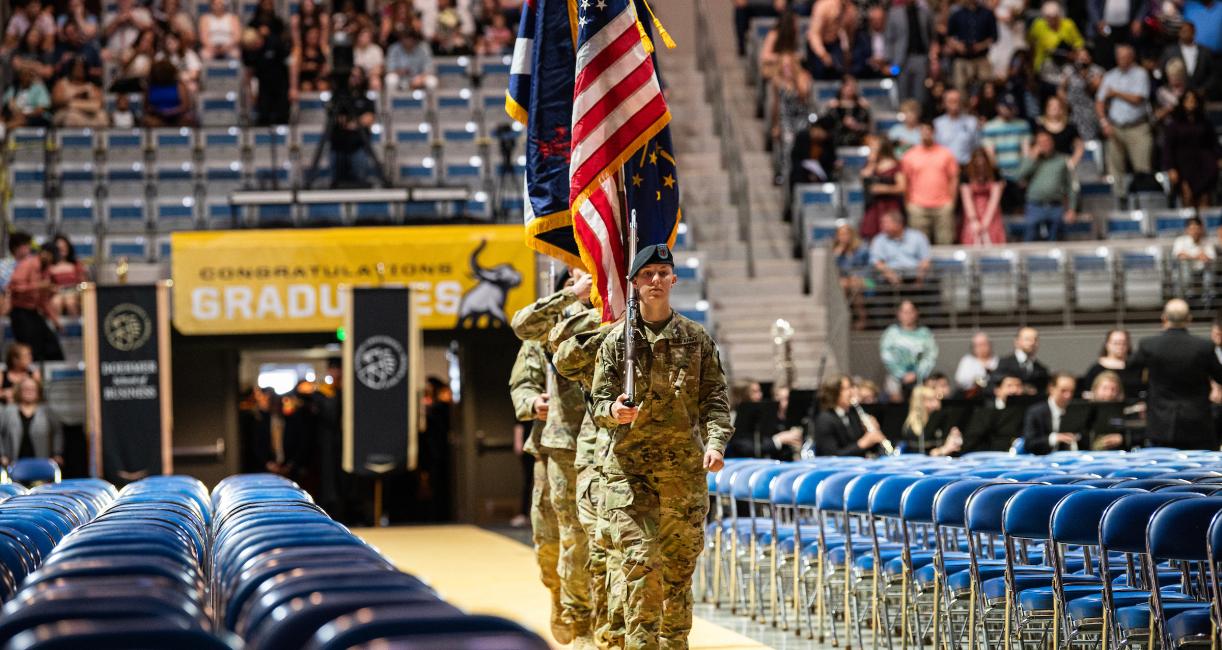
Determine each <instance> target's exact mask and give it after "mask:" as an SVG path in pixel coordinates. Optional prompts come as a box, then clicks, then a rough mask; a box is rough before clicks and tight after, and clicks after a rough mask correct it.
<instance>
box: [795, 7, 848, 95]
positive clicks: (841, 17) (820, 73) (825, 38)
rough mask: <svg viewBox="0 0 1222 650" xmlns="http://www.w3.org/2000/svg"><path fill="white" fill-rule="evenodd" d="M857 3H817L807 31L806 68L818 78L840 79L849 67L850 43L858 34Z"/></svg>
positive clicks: (812, 11)
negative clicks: (854, 35)
mask: <svg viewBox="0 0 1222 650" xmlns="http://www.w3.org/2000/svg"><path fill="white" fill-rule="evenodd" d="M858 21H859V16H858V11H857V4H856V3H855V2H852V1H851V0H817V2H815V6H814V8H813V9H812V10H811V18H810V27H809V28H808V29H807V31H806V44H807V52H806V65H807V66H809V68H810V73H811V75H813V76H814V78H815V79H820V80H828V79H840V78H841V77H843V76H844V75H845V74H846V73H848V72H849V66H848V65H846V63H847V62H846V60H845V59H846V57H848V55H849V52H850V49H849V43H850V41H851V39H852V36H853V33H854V32H856V31H857V23H858Z"/></svg>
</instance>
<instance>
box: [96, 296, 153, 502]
mask: <svg viewBox="0 0 1222 650" xmlns="http://www.w3.org/2000/svg"><path fill="white" fill-rule="evenodd" d="M168 295H169V292H168V286H167V285H165V284H164V283H163V284H155V285H153V284H150V285H121V286H106V287H102V286H90V287H88V288H87V289H86V291H85V296H84V325H85V366H86V371H85V376H86V383H87V385H86V395H87V397H86V399H87V402H88V434H89V443H90V444H89V455H90V471H91V473H92V474H93V475H94V476H99V477H102V478H105V479H107V480H108V481H111V482H112V483H116V484H119V485H122V484H125V483H129V482H131V481H135V480H139V479H140V478H143V477H145V476H149V475H153V474H168V473H170V472H172V471H173V467H172V466H171V441H170V435H171V429H172V426H173V423H172V415H171V413H172V411H171V395H170V329H169V302H168V300H169V298H168Z"/></svg>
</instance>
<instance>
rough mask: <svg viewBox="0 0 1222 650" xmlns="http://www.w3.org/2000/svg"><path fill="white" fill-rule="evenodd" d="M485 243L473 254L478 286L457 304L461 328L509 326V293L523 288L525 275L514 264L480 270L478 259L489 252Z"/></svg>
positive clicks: (472, 261) (473, 267) (472, 265)
mask: <svg viewBox="0 0 1222 650" xmlns="http://www.w3.org/2000/svg"><path fill="white" fill-rule="evenodd" d="M487 246H488V242H487V241H486V240H485V241H482V242H480V244H479V246H477V247H475V250H474V251H472V253H471V273H472V274H473V277H475V279H476V280H479V282H478V283H477V284H476V285H475V286H474V287H471V290H470V291H468V292H467V293H465V294H463V297H462V301H460V302H459V304H458V327H461V328H463V329H472V328H476V327H502V326H505V325H508V324H509V319H508V318H507V317H506V316H505V300H506V299H507V298H508V296H509V291H510V290H511V289H513V288H514V287H517V286H518V285H520V284H522V274H521V273H520V272H518V270H517V269H515V268H514V267H513V265H512V264H497V265H496V266H493V267H491V268H485V267H482V266H480V263H479V255H480V253H482V252H483V251H484V249H485V248H487Z"/></svg>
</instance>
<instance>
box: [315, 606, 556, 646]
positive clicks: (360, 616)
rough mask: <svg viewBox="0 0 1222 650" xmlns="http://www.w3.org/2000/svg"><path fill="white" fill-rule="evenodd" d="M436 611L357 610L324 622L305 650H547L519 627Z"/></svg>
mask: <svg viewBox="0 0 1222 650" xmlns="http://www.w3.org/2000/svg"><path fill="white" fill-rule="evenodd" d="M438 611H439V610H438V609H434V608H425V607H420V606H407V607H401V606H393V605H383V606H378V607H369V608H365V609H361V610H357V611H355V612H353V613H351V614H346V615H344V616H341V617H339V618H337V619H335V620H334V621H331V622H330V623H327V624H326V625H324V626H323V627H322V628H320V629H319V630H318V632H317V633H315V635H314V637H313V638H312V639H311V640H310V642H309V644H308V645H306V648H307V649H308V650H346V649H348V648H355V647H399V646H403V647H421V648H423V647H434V648H446V647H452V648H459V647H462V648H497V649H498V650H547V648H548V645H547V643H546V642H545V641H544V640H543V639H541V638H539V637H538V636H537V635H535V634H533V633H531V632H529V631H527V630H526V629H525V628H523V627H522V626H520V625H518V624H517V623H513V622H511V621H507V620H505V619H502V618H495V617H492V616H462V615H451V616H442V615H438Z"/></svg>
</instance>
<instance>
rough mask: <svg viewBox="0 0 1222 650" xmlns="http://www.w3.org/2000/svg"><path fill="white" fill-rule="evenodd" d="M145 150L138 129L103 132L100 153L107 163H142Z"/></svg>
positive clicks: (142, 138) (143, 141) (142, 137)
mask: <svg viewBox="0 0 1222 650" xmlns="http://www.w3.org/2000/svg"><path fill="white" fill-rule="evenodd" d="M147 148H148V147H147V146H146V145H145V140H144V131H142V130H140V129H131V130H127V129H107V130H106V131H103V135H102V151H103V155H104V157H105V158H106V162H108V163H135V162H138V163H143V162H144V153H145V150H146V149H147Z"/></svg>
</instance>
